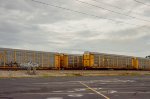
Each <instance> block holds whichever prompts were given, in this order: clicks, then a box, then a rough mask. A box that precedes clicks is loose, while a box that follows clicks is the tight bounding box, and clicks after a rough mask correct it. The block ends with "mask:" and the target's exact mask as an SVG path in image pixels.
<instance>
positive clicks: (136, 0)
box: [133, 0, 150, 6]
mask: <svg viewBox="0 0 150 99" xmlns="http://www.w3.org/2000/svg"><path fill="white" fill-rule="evenodd" d="M133 1H135V2H137V3H140V4H143V5H146V6H150V4H147V3H144V2H141V1H138V0H133Z"/></svg>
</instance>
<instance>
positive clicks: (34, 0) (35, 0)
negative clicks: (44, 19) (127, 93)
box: [31, 0, 141, 26]
mask: <svg viewBox="0 0 150 99" xmlns="http://www.w3.org/2000/svg"><path fill="white" fill-rule="evenodd" d="M31 1H33V2H36V3H40V4H43V5H47V6H52V7H56V8H59V9H63V10H68V11H71V12H75V13H79V14H84V15H88V16H92V17H96V18H100V19H107V20H110V21H113V22H116V23H125V24H129V25H135V26H141V25H137V24H131V23H127V22H124V21H117V20H114V19H110V18H105V17H101V16H97V15H93V14H88V13H85V12H80V11H77V10H72V9H69V8H65V7H61V6H57V5H52V4H48V3H45V2H41V1H37V0H31Z"/></svg>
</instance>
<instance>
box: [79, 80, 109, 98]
mask: <svg viewBox="0 0 150 99" xmlns="http://www.w3.org/2000/svg"><path fill="white" fill-rule="evenodd" d="M79 83H80V84H82V85H84V86H85V87H87V88H88V89H90V90H92V91H93V92H95V93H97V94H99V95H101V96H102V97H104V98H105V99H110V98H109V97H107V96H105V95H104V94H102V93H100V92H98V91H96V90H94V89H93V88H91V87H89V86H88V85H86V84H84V83H82V82H81V81H79Z"/></svg>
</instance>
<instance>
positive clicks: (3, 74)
mask: <svg viewBox="0 0 150 99" xmlns="http://www.w3.org/2000/svg"><path fill="white" fill-rule="evenodd" d="M126 75H130V76H138V75H139V76H140V75H150V71H133V70H132V71H131V70H36V73H33V71H30V72H29V71H27V70H17V71H12V70H0V78H9V77H10V78H11V77H55V76H56V77H57V76H126Z"/></svg>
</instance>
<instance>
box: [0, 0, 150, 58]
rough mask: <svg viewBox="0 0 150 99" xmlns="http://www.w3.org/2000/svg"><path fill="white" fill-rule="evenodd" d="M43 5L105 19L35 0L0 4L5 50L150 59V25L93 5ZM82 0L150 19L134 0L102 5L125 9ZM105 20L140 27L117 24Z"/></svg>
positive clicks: (55, 0)
mask: <svg viewBox="0 0 150 99" xmlns="http://www.w3.org/2000/svg"><path fill="white" fill-rule="evenodd" d="M39 1H42V2H46V3H49V4H53V5H58V6H61V7H65V8H70V9H72V10H76V11H80V12H85V13H88V14H91V15H96V16H99V17H102V18H96V17H92V16H90V15H89V16H88V15H83V14H79V13H74V12H71V11H66V10H62V9H58V8H55V7H51V6H46V5H42V4H38V3H35V2H32V1H31V0H15V1H13V2H12V1H11V0H1V1H0V14H1V16H0V47H8V48H21V49H31V50H43V51H54V52H66V53H83V51H97V52H106V53H114V54H115V53H116V54H126V55H135V56H146V55H148V54H149V53H150V51H149V50H148V49H150V46H149V45H150V44H149V39H150V33H149V26H148V24H149V22H145V21H141V20H137V19H133V18H130V17H126V16H123V15H118V14H115V13H112V12H109V11H106V10H102V9H99V8H96V7H92V6H88V5H85V4H83V3H80V2H77V1H76V0H61V1H60V0H51V1H50V0H39ZM82 1H84V2H88V3H91V4H95V5H97V6H101V7H105V8H107V9H111V10H115V11H117V12H120V13H124V14H128V15H132V16H135V17H138V18H141V19H145V20H150V19H149V15H150V14H149V13H148V12H149V7H147V6H144V5H142V4H138V3H136V2H134V1H131V0H125V1H120V0H115V1H114V0H109V1H108V0H107V1H106V0H101V2H104V3H107V4H111V5H114V6H117V7H120V8H123V9H125V10H121V9H117V8H114V7H112V6H108V5H105V4H101V3H96V2H94V1H91V0H82ZM144 2H146V1H144ZM133 12H134V13H133ZM135 12H137V13H138V14H136V13H135ZM103 17H104V18H109V19H113V20H116V21H123V22H126V23H130V24H137V25H140V26H134V25H130V24H124V23H116V22H113V21H110V20H107V19H104V18H103Z"/></svg>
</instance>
